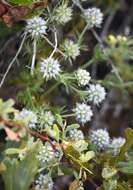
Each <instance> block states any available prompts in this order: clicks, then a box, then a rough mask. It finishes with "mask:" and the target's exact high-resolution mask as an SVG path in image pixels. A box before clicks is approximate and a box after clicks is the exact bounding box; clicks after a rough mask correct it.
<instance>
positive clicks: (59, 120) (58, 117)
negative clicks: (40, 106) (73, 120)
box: [55, 114, 64, 127]
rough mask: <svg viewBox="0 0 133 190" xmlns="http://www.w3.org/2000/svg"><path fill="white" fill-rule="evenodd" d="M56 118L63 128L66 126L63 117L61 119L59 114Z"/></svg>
mask: <svg viewBox="0 0 133 190" xmlns="http://www.w3.org/2000/svg"><path fill="white" fill-rule="evenodd" d="M55 117H56V121H57V123H58V124H59V125H60V126H61V127H63V126H64V125H63V120H62V117H61V116H60V115H59V114H56V115H55Z"/></svg>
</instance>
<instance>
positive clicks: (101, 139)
mask: <svg viewBox="0 0 133 190" xmlns="http://www.w3.org/2000/svg"><path fill="white" fill-rule="evenodd" d="M89 139H90V141H91V143H92V144H94V145H96V147H97V149H98V150H105V149H107V148H108V147H109V144H110V137H109V133H108V132H107V130H106V129H97V130H91V132H90V134H89Z"/></svg>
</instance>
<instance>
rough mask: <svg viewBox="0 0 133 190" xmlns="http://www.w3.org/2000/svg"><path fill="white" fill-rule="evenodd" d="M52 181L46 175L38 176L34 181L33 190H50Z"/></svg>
mask: <svg viewBox="0 0 133 190" xmlns="http://www.w3.org/2000/svg"><path fill="white" fill-rule="evenodd" d="M53 185H54V183H53V180H52V178H51V177H50V176H49V175H48V174H40V175H39V176H38V178H37V179H36V180H35V190H45V189H47V190H52V189H53Z"/></svg>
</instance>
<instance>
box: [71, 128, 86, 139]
mask: <svg viewBox="0 0 133 190" xmlns="http://www.w3.org/2000/svg"><path fill="white" fill-rule="evenodd" d="M69 137H70V138H71V139H72V140H74V141H79V140H84V134H83V132H82V131H81V130H78V129H71V130H70V131H69Z"/></svg>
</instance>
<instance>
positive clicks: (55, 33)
mask: <svg viewBox="0 0 133 190" xmlns="http://www.w3.org/2000/svg"><path fill="white" fill-rule="evenodd" d="M54 39H55V45H54V50H53V51H52V53H51V55H50V57H53V55H54V53H55V52H56V51H57V46H58V41H57V32H56V31H54Z"/></svg>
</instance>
